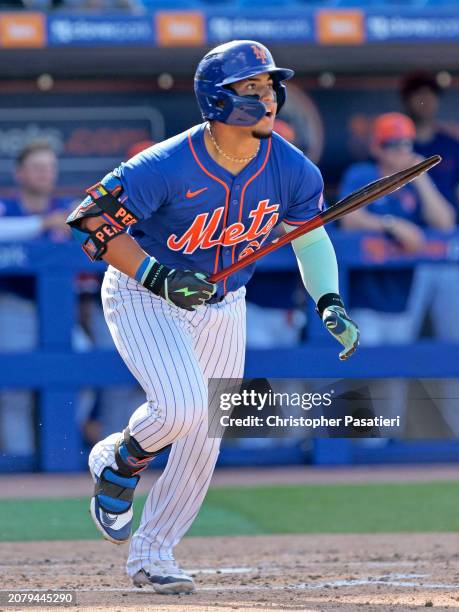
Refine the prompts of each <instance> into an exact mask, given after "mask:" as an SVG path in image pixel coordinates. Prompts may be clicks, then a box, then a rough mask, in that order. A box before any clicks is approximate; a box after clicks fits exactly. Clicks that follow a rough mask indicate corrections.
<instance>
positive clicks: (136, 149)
mask: <svg viewBox="0 0 459 612" xmlns="http://www.w3.org/2000/svg"><path fill="white" fill-rule="evenodd" d="M154 144H155V143H154V141H153V140H140V141H139V142H135V143H134V144H132V145H131V146H130V147H129V148H128V150H127V151H126V159H131V157H135V156H136V155H137V154H138V153H142V151H145V149H149V148H150V147H152V146H153V145H154Z"/></svg>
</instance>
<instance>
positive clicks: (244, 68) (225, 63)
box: [194, 40, 294, 125]
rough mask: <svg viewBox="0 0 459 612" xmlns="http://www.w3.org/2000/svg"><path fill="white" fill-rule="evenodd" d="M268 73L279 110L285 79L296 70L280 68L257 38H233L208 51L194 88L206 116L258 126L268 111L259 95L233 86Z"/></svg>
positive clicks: (207, 117)
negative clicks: (244, 93) (245, 93)
mask: <svg viewBox="0 0 459 612" xmlns="http://www.w3.org/2000/svg"><path fill="white" fill-rule="evenodd" d="M264 72H269V74H270V75H271V78H272V79H273V81H274V90H275V92H276V95H277V112H279V111H280V109H281V108H282V105H283V104H284V102H285V98H286V95H287V90H286V87H285V85H283V84H282V81H286V80H287V79H290V78H291V77H292V76H293V74H294V72H293V70H289V69H288V68H278V67H277V66H276V64H275V63H274V59H273V56H272V55H271V53H270V52H269V50H268V49H267V48H266V47H265V46H264V45H262V44H261V43H259V42H256V41H254V40H233V41H232V42H228V43H225V44H224V45H220V46H219V47H216V48H215V49H212V50H211V51H209V52H208V53H207V54H206V55H205V56H204V57H203V58H202V60H201V61H200V62H199V64H198V68H197V70H196V74H195V77H194V91H195V93H196V97H197V99H198V104H199V107H200V109H201V112H202V116H203V118H204V119H213V120H216V121H221V122H222V123H227V124H229V125H255V123H258V121H260V119H261V118H262V117H263V116H264V114H265V113H266V109H265V106H264V104H263V103H262V102H260V98H259V96H238V95H237V94H236V93H235V92H234V91H232V89H231V88H230V86H231V85H232V84H233V83H236V82H237V81H242V80H243V79H247V78H249V77H252V76H255V75H257V74H263V73H264Z"/></svg>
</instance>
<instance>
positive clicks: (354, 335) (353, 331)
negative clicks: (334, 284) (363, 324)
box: [322, 305, 360, 361]
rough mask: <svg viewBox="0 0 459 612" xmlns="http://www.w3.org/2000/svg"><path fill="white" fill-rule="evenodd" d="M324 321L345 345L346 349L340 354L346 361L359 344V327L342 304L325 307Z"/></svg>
mask: <svg viewBox="0 0 459 612" xmlns="http://www.w3.org/2000/svg"><path fill="white" fill-rule="evenodd" d="M322 321H323V323H324V325H325V327H326V328H327V329H328V331H329V332H330V333H331V335H332V336H333V337H334V338H336V339H337V340H338V342H340V343H341V344H342V345H343V346H344V350H342V351H341V352H340V354H339V358H340V359H341V361H344V359H347V358H348V357H350V356H351V355H352V353H353V352H354V351H355V350H356V349H357V347H358V346H359V337H360V332H359V328H358V327H357V325H356V324H355V323H354V321H352V319H350V318H349V316H348V314H347V312H346V311H345V310H344V308H342V307H341V306H334V305H332V306H328V307H327V308H325V310H324V311H323V313H322Z"/></svg>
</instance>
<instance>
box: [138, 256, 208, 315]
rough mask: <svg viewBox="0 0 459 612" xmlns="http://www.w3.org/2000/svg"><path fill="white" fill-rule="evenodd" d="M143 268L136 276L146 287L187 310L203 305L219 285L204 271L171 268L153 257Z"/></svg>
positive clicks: (147, 260)
mask: <svg viewBox="0 0 459 612" xmlns="http://www.w3.org/2000/svg"><path fill="white" fill-rule="evenodd" d="M144 264H145V267H144ZM141 268H144V269H139V271H138V272H139V276H138V277H137V276H136V278H137V280H139V282H140V283H141V284H142V285H143V286H144V287H146V288H147V289H149V290H150V291H151V292H152V293H154V294H155V295H159V296H161V297H162V298H164V299H165V300H166V301H167V302H168V303H169V304H172V305H173V306H178V307H179V308H184V309H185V310H195V309H196V308H198V307H199V306H202V305H203V304H204V303H205V302H207V300H209V299H210V298H211V297H212V295H213V294H214V293H215V291H216V290H217V285H214V284H213V283H210V282H209V281H208V280H207V278H208V277H207V276H206V275H205V274H203V273H202V272H193V271H191V270H176V269H175V268H169V267H167V266H164V265H163V264H160V263H159V262H157V261H156V260H155V259H154V258H153V257H151V258H149V259H146V260H145V261H144V262H143V263H142V266H141Z"/></svg>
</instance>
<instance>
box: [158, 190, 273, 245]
mask: <svg viewBox="0 0 459 612" xmlns="http://www.w3.org/2000/svg"><path fill="white" fill-rule="evenodd" d="M278 210H279V204H270V203H269V200H260V202H259V203H258V205H257V207H256V208H254V209H253V210H252V211H250V213H249V217H250V220H251V223H250V227H249V228H248V229H247V230H246V228H245V225H244V224H243V223H233V224H231V225H229V226H228V227H226V228H224V229H223V230H219V227H220V224H221V221H222V219H223V216H224V212H225V208H224V206H220V207H219V208H216V209H215V210H214V211H213V212H212V213H208V212H207V213H201V214H200V215H197V216H196V217H195V219H194V221H193V223H192V224H191V225H190V227H189V228H188V229H187V230H186V231H185V232H184V233H183V234H182V235H181V236H177V235H176V234H171V235H170V236H169V238H168V240H167V246H168V247H169V248H170V249H171V250H172V251H182V252H183V254H184V255H191V254H192V253H194V252H195V251H196V249H211V248H212V247H215V246H218V245H222V246H225V247H228V246H230V247H232V246H235V245H236V244H239V243H241V242H253V241H255V243H256V245H260V244H261V242H258V240H257V239H259V238H261V237H263V236H264V238H266V237H267V236H268V234H269V232H270V231H271V230H272V229H273V227H274V226H275V225H276V223H277V222H278V220H279V213H278V212H277V211H278ZM256 248H258V246H256ZM243 253H244V251H243ZM243 253H241V256H244V255H245V254H247V253H245V254H244V255H243Z"/></svg>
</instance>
